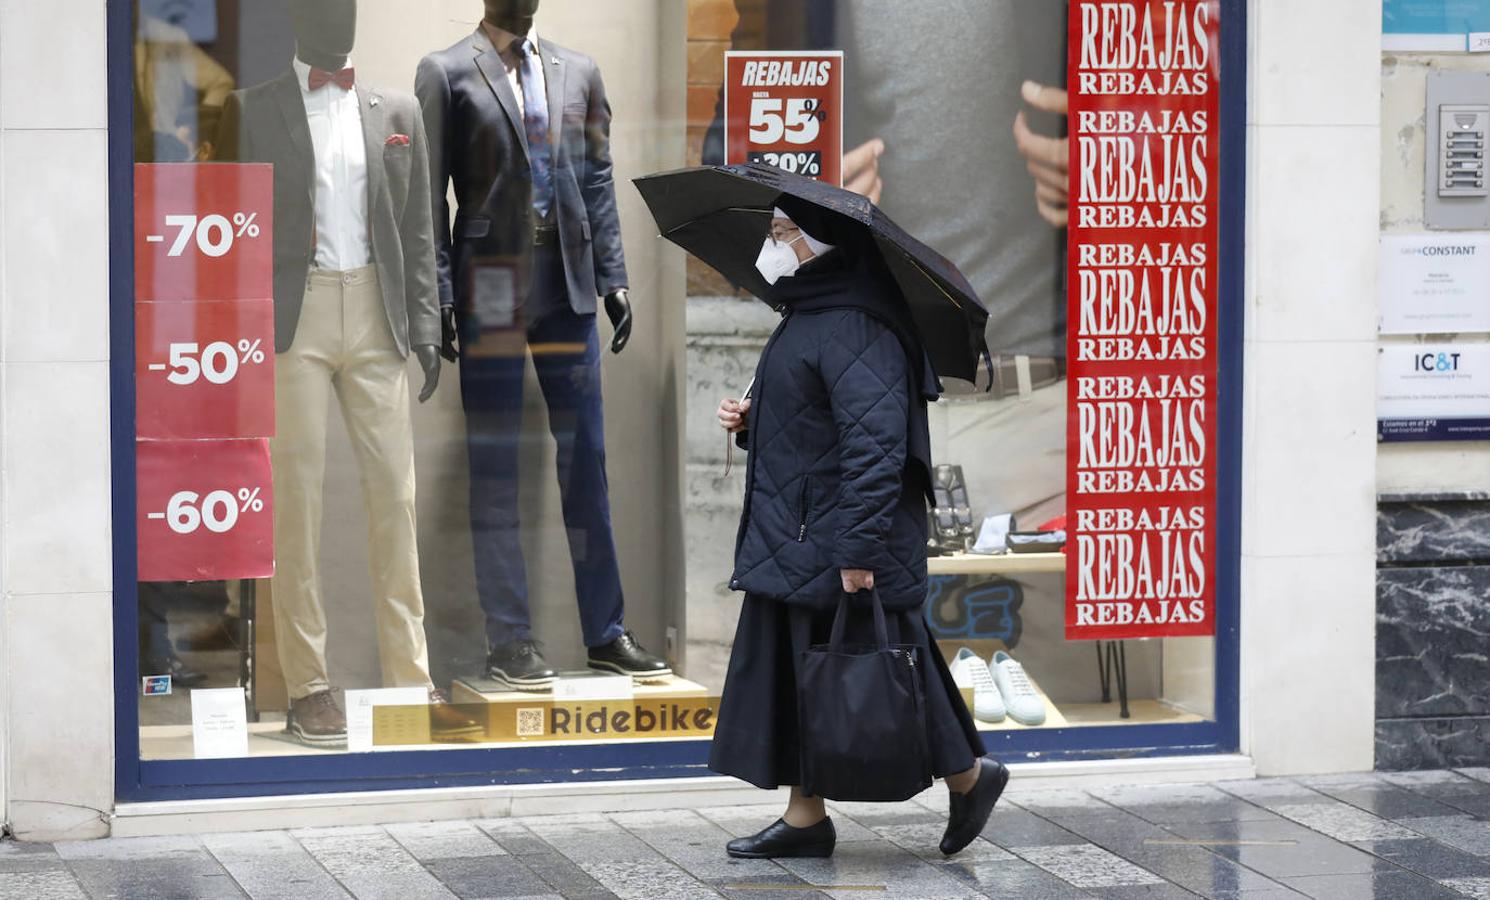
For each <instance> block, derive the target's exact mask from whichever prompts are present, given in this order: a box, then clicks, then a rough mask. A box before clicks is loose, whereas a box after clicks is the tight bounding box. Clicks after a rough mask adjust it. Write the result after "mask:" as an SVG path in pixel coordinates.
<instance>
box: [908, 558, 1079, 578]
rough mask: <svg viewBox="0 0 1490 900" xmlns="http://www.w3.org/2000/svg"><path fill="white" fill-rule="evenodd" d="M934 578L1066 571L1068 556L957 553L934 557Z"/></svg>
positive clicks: (929, 563)
mask: <svg viewBox="0 0 1490 900" xmlns="http://www.w3.org/2000/svg"><path fill="white" fill-rule="evenodd" d="M926 567H927V570H928V571H929V572H930V574H932V575H1022V574H1034V573H1041V572H1048V573H1061V572H1065V571H1066V554H1064V553H1005V554H1002V555H999V556H987V555H984V554H981V553H953V554H950V555H948V556H933V557H931V558H930V559H928V560H927V561H926Z"/></svg>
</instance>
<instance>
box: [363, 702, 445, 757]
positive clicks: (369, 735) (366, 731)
mask: <svg viewBox="0 0 1490 900" xmlns="http://www.w3.org/2000/svg"><path fill="white" fill-rule="evenodd" d="M428 705H429V690H428V689H427V688H418V687H414V688H375V689H372V690H365V691H350V690H349V691H347V700H346V709H347V751H348V752H350V753H370V752H372V751H373V750H374V749H377V745H374V744H373V708H374V707H378V706H417V707H427V706H428ZM427 718H428V716H427V715H426V719H427ZM417 743H428V740H427V739H426V740H425V741H419V742H417ZM382 749H388V748H387V747H383V748H382Z"/></svg>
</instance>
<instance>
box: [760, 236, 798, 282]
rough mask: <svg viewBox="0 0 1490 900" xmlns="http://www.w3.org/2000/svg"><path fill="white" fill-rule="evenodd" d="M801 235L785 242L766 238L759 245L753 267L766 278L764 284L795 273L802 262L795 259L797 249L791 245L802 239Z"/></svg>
mask: <svg viewBox="0 0 1490 900" xmlns="http://www.w3.org/2000/svg"><path fill="white" fill-rule="evenodd" d="M802 237H803V236H802V235H800V234H799V235H797V236H796V237H794V238H792V239H791V240H789V241H785V242H780V241H777V240H776V239H775V238H769V237H768V238H766V242H765V243H764V244H762V245H761V253H760V256H757V257H756V258H755V269H756V271H758V272H760V273H761V277H762V278H764V279H766V284H775V283H776V282H778V281H780V280H781V279H783V278H785V277H787V276H788V275H793V274H795V273H796V271H797V269H798V268H799V267H800V266H801V265H802V263H801V262H800V261H798V260H797V251H796V250H793V249H792V245H793V244H795V243H796V242H797V241H800V240H802Z"/></svg>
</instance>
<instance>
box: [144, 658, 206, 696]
mask: <svg viewBox="0 0 1490 900" xmlns="http://www.w3.org/2000/svg"><path fill="white" fill-rule="evenodd" d="M140 674H141V675H169V676H171V684H173V685H175V686H176V687H182V688H196V687H201V686H202V685H204V684H206V683H207V676H206V675H205V674H203V673H202V672H198V671H197V670H195V669H190V668H187V665H186V663H184V662H182V660H181V657H179V656H177V655H176V654H174V653H172V654H171V655H170V656H167V657H164V658H156V659H142V660H140Z"/></svg>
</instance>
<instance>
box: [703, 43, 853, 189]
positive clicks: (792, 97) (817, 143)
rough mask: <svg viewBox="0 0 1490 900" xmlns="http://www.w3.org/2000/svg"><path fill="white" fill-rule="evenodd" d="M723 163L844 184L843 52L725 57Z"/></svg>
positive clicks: (735, 53)
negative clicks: (770, 168)
mask: <svg viewBox="0 0 1490 900" xmlns="http://www.w3.org/2000/svg"><path fill="white" fill-rule="evenodd" d="M724 144H725V147H724V160H725V162H726V163H731V164H733V163H743V162H763V163H766V164H768V165H773V166H776V167H777V168H779V169H785V170H786V171H788V172H795V173H796V174H798V175H806V176H809V177H811V178H816V179H819V180H821V181H826V182H829V183H831V184H836V185H842V184H843V52H842V51H841V50H840V51H812V52H784V51H783V52H760V53H756V52H746V51H733V50H732V51H730V52H728V53H726V54H725V55H724Z"/></svg>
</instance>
